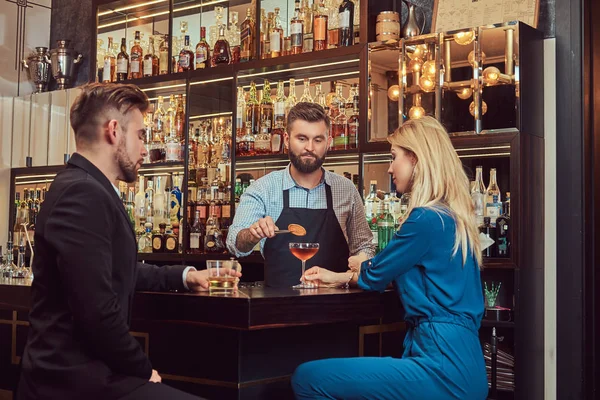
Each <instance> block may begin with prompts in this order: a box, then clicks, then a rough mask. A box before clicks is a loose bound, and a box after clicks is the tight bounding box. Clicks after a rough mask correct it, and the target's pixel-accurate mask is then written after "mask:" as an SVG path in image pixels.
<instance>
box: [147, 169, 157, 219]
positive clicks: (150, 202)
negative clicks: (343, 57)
mask: <svg viewBox="0 0 600 400" xmlns="http://www.w3.org/2000/svg"><path fill="white" fill-rule="evenodd" d="M145 196H146V199H145V202H144V206H145V207H146V224H148V223H150V224H151V225H150V227H151V228H154V227H155V226H156V227H158V225H154V182H153V181H152V180H150V179H148V182H147V187H146V193H145Z"/></svg>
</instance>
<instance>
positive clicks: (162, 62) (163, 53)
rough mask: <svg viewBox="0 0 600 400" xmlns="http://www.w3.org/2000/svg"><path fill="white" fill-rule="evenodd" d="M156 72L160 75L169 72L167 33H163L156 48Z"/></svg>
mask: <svg viewBox="0 0 600 400" xmlns="http://www.w3.org/2000/svg"><path fill="white" fill-rule="evenodd" d="M158 72H159V74H160V75H164V74H168V73H169V35H165V36H164V38H163V40H162V41H161V42H160V46H159V49H158Z"/></svg>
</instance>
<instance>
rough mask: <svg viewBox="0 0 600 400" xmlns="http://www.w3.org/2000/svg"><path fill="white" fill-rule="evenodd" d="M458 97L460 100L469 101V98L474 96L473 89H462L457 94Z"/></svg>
mask: <svg viewBox="0 0 600 400" xmlns="http://www.w3.org/2000/svg"><path fill="white" fill-rule="evenodd" d="M456 95H457V96H458V98H459V99H462V100H467V99H468V98H470V97H471V96H473V89H471V88H470V87H468V88H462V89H460V91H459V92H457V93H456Z"/></svg>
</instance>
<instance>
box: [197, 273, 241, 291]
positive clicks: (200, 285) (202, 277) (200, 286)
mask: <svg viewBox="0 0 600 400" xmlns="http://www.w3.org/2000/svg"><path fill="white" fill-rule="evenodd" d="M221 271H222V273H224V274H228V275H231V276H235V277H236V278H239V277H241V276H242V274H241V272H238V271H235V270H231V269H229V268H223V269H221ZM185 283H186V284H187V287H188V288H189V289H190V291H192V292H202V291H205V290H208V286H209V282H208V270H207V269H203V270H202V271H193V270H190V271H188V273H187V276H186V277H185ZM235 288H236V289H237V281H236V284H235Z"/></svg>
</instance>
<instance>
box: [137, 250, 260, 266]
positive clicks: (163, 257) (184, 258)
mask: <svg viewBox="0 0 600 400" xmlns="http://www.w3.org/2000/svg"><path fill="white" fill-rule="evenodd" d="M232 257H233V256H232V255H231V254H229V253H222V254H181V253H138V261H148V262H161V263H163V262H166V263H172V264H181V263H186V262H187V263H203V262H205V261H206V260H229V259H230V258H232ZM233 258H235V257H233ZM238 260H239V261H240V262H241V263H244V262H247V263H253V264H262V263H263V262H264V259H263V257H262V255H261V254H260V252H258V251H255V252H254V253H252V254H250V255H249V256H247V257H242V258H239V259H238Z"/></svg>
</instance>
